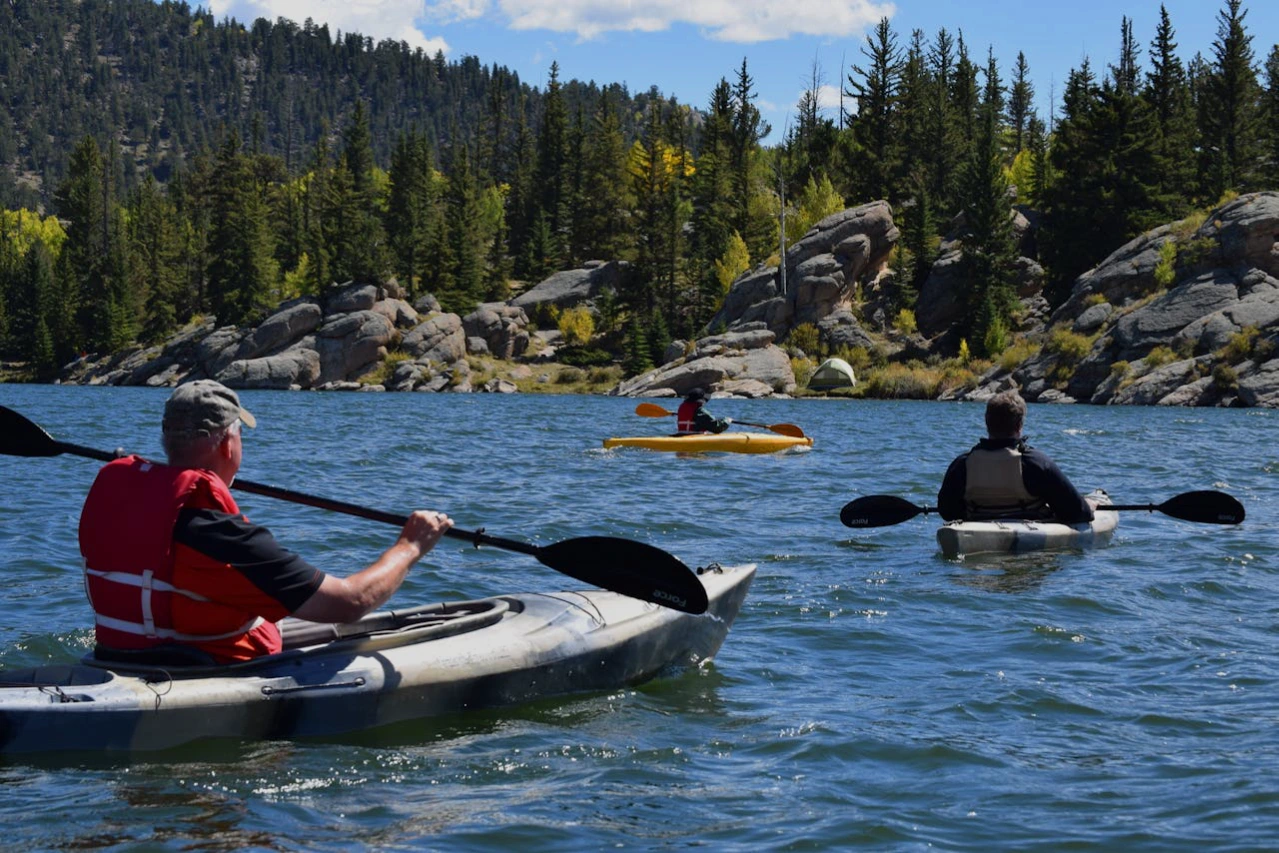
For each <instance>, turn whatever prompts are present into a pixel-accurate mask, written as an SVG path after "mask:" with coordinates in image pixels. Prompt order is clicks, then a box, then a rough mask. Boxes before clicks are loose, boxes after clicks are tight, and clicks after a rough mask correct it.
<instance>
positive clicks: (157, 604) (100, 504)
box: [80, 380, 453, 663]
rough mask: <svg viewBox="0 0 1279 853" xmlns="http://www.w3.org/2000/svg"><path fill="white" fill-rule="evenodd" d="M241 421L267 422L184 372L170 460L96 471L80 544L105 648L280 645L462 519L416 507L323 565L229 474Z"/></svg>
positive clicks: (367, 595) (200, 651)
mask: <svg viewBox="0 0 1279 853" xmlns="http://www.w3.org/2000/svg"><path fill="white" fill-rule="evenodd" d="M241 425H246V426H250V427H252V426H255V425H256V421H255V420H254V417H253V415H251V414H250V413H249V412H248V411H246V410H245V409H244V408H242V407H241V406H240V399H239V397H238V396H236V393H235V392H234V391H232V390H231V389H230V388H227V387H225V386H224V385H221V384H220V383H218V382H213V381H211V380H201V381H198V382H191V383H188V384H185V385H180V386H178V388H177V389H175V390H174V392H173V394H172V396H170V397H169V400H168V402H167V403H165V406H164V424H163V441H164V449H165V453H166V454H167V455H168V463H169V464H167V465H161V464H159V463H155V462H149V461H147V460H145V459H142V458H140V457H138V456H127V457H124V458H122V459H116V460H114V461H112V462H110V463H108V464H107V465H105V466H104V467H103V468H102V470H101V471H99V472H98V476H97V479H96V480H95V481H94V483H93V487H92V488H91V489H90V490H89V496H88V497H87V498H86V499H85V504H84V510H83V512H82V513H81V516H80V553H81V554H82V556H83V557H84V567H85V568H84V571H85V589H86V591H87V592H88V595H89V601H90V602H91V603H92V605H93V610H94V616H95V627H96V635H97V644H98V647H97V650H96V654H98V655H99V656H100V657H112V656H115V657H120V656H133V657H136V658H139V659H146V657H147V656H148V655H151V656H158V658H157V659H163V658H166V657H167V658H169V659H183V660H191V659H194V660H202V661H203V660H207V661H209V662H214V663H229V662H233V661H242V660H249V659H252V658H255V657H258V656H260V655H268V654H272V653H275V652H278V651H280V649H281V640H280V630H279V628H278V627H276V624H275V623H276V622H277V621H279V620H280V619H282V618H284V617H285V616H290V615H292V616H296V617H298V618H299V619H306V620H309V621H312V622H350V621H353V620H355V619H358V618H360V617H361V616H363V615H364V614H366V613H368V612H369V611H371V610H373V609H375V608H377V607H379V606H381V605H382V604H384V603H385V602H386V601H387V599H389V598H390V597H391V595H392V594H393V593H394V592H395V591H396V590H397V589H399V587H400V584H401V583H403V581H404V578H405V576H406V575H407V574H408V570H409V567H410V566H412V565H413V564H414V563H415V562H417V560H418V558H420V557H421V556H422V555H423V554H425V553H426V552H427V551H430V550H431V548H433V547H434V546H435V544H436V543H437V542H439V540H440V537H442V536H443V535H444V531H446V530H448V529H449V528H450V527H452V526H453V521H452V519H450V518H449V517H448V516H447V515H444V514H443V513H438V512H424V511H418V512H415V513H413V514H412V515H411V516H409V520H408V521H407V522H406V523H405V525H404V528H403V529H402V530H401V531H400V535H399V538H398V539H396V541H395V543H394V544H393V545H392V546H391V547H390V548H388V549H387V550H386V551H385V552H384V553H383V554H382V556H380V557H379V558H378V559H377V560H375V561H374V562H373V563H372V564H371V565H369V566H368V567H366V568H364V569H363V570H361V571H359V572H356V573H355V574H353V575H350V576H349V577H337V576H334V575H329V574H326V573H324V572H322V571H320V570H319V569H317V568H315V567H314V566H312V565H311V564H309V563H308V562H306V561H305V560H303V559H302V558H301V557H299V556H298V555H296V554H293V553H291V552H289V551H286V550H285V549H284V548H282V547H280V545H279V544H278V543H277V542H276V540H275V537H273V536H272V535H271V532H270V531H269V530H267V529H266V528H265V527H260V526H258V525H256V524H252V523H251V522H249V520H248V519H246V518H245V517H244V516H243V515H241V514H240V510H239V508H238V507H237V506H236V504H235V500H234V499H233V498H232V497H231V493H230V491H229V490H228V486H229V485H230V484H231V482H232V480H234V479H235V475H236V472H237V471H239V469H240V460H241V453H242V447H241V444H240V428H241ZM178 653H180V657H179V656H178Z"/></svg>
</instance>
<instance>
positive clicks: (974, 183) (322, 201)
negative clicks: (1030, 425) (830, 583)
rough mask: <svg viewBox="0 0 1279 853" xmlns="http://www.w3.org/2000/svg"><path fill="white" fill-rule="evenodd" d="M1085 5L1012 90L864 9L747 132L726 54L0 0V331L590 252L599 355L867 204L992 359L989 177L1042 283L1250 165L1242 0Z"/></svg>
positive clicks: (82, 337) (1278, 143) (744, 106)
mask: <svg viewBox="0 0 1279 853" xmlns="http://www.w3.org/2000/svg"><path fill="white" fill-rule="evenodd" d="M1114 28H1115V38H1114V48H1113V51H1112V52H1111V54H1110V55H1108V56H1104V57H1091V58H1088V59H1086V60H1084V61H1083V62H1081V64H1080V65H1079V66H1078V67H1077V68H1074V69H1072V70H1071V71H1070V73H1069V75H1068V77H1067V79H1066V82H1065V85H1064V87H1063V90H1062V92H1061V93H1060V98H1059V100H1058V101H1057V102H1056V103H1054V105H1053V108H1052V111H1051V114H1050V115H1039V114H1038V113H1037V111H1036V109H1035V106H1034V105H1035V104H1036V103H1037V100H1036V94H1037V93H1036V92H1035V91H1034V88H1033V86H1032V84H1031V82H1030V80H1031V76H1030V67H1031V66H1030V63H1031V62H1032V61H1033V57H1026V56H1025V55H1024V54H1018V56H1017V60H1016V63H1015V64H1014V66H1013V67H1012V68H1000V67H999V66H998V64H997V63H996V62H995V59H994V52H993V48H992V47H991V46H987V45H981V46H978V45H969V44H968V43H966V42H965V40H964V36H963V33H962V31H960V32H949V31H947V30H945V29H940V30H937V31H936V32H924V31H922V30H915V31H913V32H909V33H903V32H899V31H897V30H895V29H894V28H893V26H892V25H891V23H890V21H889V20H887V19H885V20H883V21H881V22H880V23H879V25H878V26H876V27H875V28H874V29H873V30H872V31H871V32H870V33H869V35H868V36H867V37H866V38H865V39H864V40H863V41H861V43H859V44H855V45H850V51H849V52H850V54H852V53H854V52H855V53H856V56H857V61H856V62H854V63H853V64H852V65H851V66H850V67H849V68H848V69H845V71H844V72H843V73H842V75H841V76H842V77H843V79H841V80H839V81H838V82H839V85H840V87H841V89H842V91H843V94H844V97H843V107H842V108H841V109H840V110H838V111H837V114H836V115H833V116H832V115H829V114H828V112H827V111H826V110H824V109H822V107H821V105H820V102H819V93H820V91H821V89H822V87H823V86H824V85H825V84H826V83H827V80H826V77H825V72H824V71H823V69H822V68H820V67H819V66H817V65H814V66H813V67H812V68H811V69H810V70H809V73H808V75H807V79H809V81H810V84H809V85H808V86H807V91H806V92H805V93H804V94H803V96H802V97H801V99H800V101H799V103H798V105H797V108H796V115H797V118H796V120H795V123H794V125H793V126H791V127H788V128H786V129H785V133H784V134H782V136H783V137H784V138H782V139H781V141H780V142H778V143H776V144H772V145H765V144H763V142H762V140H764V139H765V138H768V137H769V136H770V132H771V128H769V127H768V125H767V124H766V123H765V122H764V120H763V118H762V117H761V115H760V112H759V110H758V108H757V107H756V104H755V101H756V97H757V96H756V91H755V81H754V79H753V78H752V76H751V70H750V68H749V66H748V63H747V62H746V61H745V60H743V62H742V64H741V65H740V66H739V67H736V68H729V69H725V74H724V76H723V78H722V79H721V80H720V82H719V83H718V85H717V86H715V88H714V89H713V91H711V92H709V93H705V101H704V102H700V103H697V104H696V105H694V104H686V103H681V102H680V101H679V100H678V99H677V98H676V97H674V96H673V95H667V94H663V93H661V92H659V91H657V90H656V89H651V90H649V91H647V92H644V93H632V92H629V91H628V90H627V89H626V87H625V86H621V85H618V84H610V83H596V82H593V81H592V82H587V83H584V82H581V81H578V80H572V79H568V80H565V79H561V69H559V67H558V66H556V65H552V66H551V69H550V72H549V74H548V76H547V79H545V80H539V81H536V83H535V84H530V83H528V82H526V81H521V80H520V79H519V77H518V75H516V74H515V73H513V72H511V71H510V70H508V69H506V68H504V67H501V66H499V65H489V66H486V65H484V64H482V63H481V61H480V59H479V58H477V57H471V56H466V57H462V58H460V59H456V60H449V59H446V58H445V57H444V56H443V55H440V54H437V55H435V56H428V55H425V54H424V53H423V52H422V51H421V50H415V49H411V48H410V47H409V46H408V45H407V44H404V43H402V42H392V41H381V42H374V41H373V40H372V39H370V38H367V37H364V36H361V35H360V34H358V33H345V34H343V33H332V32H330V31H329V29H328V28H327V27H326V26H324V25H316V24H315V23H314V22H313V21H311V20H310V19H308V20H306V21H304V22H302V23H296V22H292V21H288V20H284V19H280V20H277V21H275V22H270V21H266V20H262V19H259V20H257V21H255V22H253V23H252V24H250V25H245V24H241V23H239V22H236V21H232V20H223V21H217V20H215V19H214V18H213V16H212V15H211V14H209V13H207V12H205V11H202V10H200V9H193V8H192V7H191V6H190V5H188V4H187V3H185V2H173V0H164V2H159V3H157V2H153V0H8V2H3V3H0V104H2V108H0V357H3V358H6V359H9V360H11V361H20V362H24V363H27V364H29V365H30V366H31V367H32V369H33V370H34V372H35V373H34V375H37V376H39V377H42V378H50V377H53V376H56V375H57V372H58V369H59V366H60V365H63V364H66V363H67V362H68V361H70V360H72V359H74V358H76V357H77V356H79V355H81V354H84V353H109V352H115V351H118V350H120V349H123V348H125V347H128V346H131V345H134V344H138V343H141V344H151V343H155V342H158V341H161V340H163V339H165V338H166V337H168V336H171V335H172V334H173V333H174V332H175V331H177V330H179V329H181V328H182V327H184V326H185V325H186V324H188V323H189V322H190V321H191V320H192V319H193V318H196V317H207V316H215V317H216V318H217V320H218V322H219V323H220V324H243V323H250V322H254V321H256V320H259V319H261V318H262V317H263V316H265V314H266V313H268V312H270V311H271V310H273V309H274V308H275V306H277V305H278V304H279V303H280V302H281V301H283V300H286V299H289V298H292V297H296V296H302V295H312V296H323V295H325V294H326V292H328V291H329V290H330V289H332V288H334V287H340V286H342V285H344V284H345V283H347V282H349V281H352V280H355V281H383V280H386V279H387V278H389V277H392V276H394V277H395V278H396V280H397V281H398V282H399V283H400V286H401V287H402V288H403V290H404V291H405V292H406V294H407V298H409V299H410V301H412V300H413V299H415V298H417V297H419V296H422V295H424V294H427V293H429V294H433V295H434V296H435V297H436V299H438V301H439V303H440V304H441V306H442V307H444V308H445V309H446V310H449V311H455V312H458V313H466V312H468V311H470V310H471V309H472V308H473V307H474V306H476V305H477V304H479V303H481V302H485V301H495V300H502V299H507V298H509V297H510V296H511V295H512V294H513V293H515V292H518V291H519V290H520V289H521V288H523V287H526V286H529V285H531V284H536V283H537V282H538V281H541V280H542V279H543V278H545V277H546V276H548V275H549V274H551V273H553V272H555V271H558V270H562V269H570V268H574V267H577V266H580V265H581V264H582V263H584V262H585V261H588V260H593V259H602V260H614V259H616V260H624V261H626V262H627V275H626V277H625V279H624V284H623V287H622V289H621V290H620V291H619V292H618V294H617V296H616V299H615V300H611V301H610V302H609V303H608V304H607V305H604V306H601V316H600V318H599V320H598V321H596V326H595V328H593V329H592V331H591V333H590V335H594V336H595V338H596V340H595V343H596V345H597V346H599V347H600V348H601V351H602V352H603V353H604V354H607V355H609V357H614V358H617V359H619V360H622V361H623V362H624V364H625V366H626V368H627V370H628V372H632V373H633V372H638V371H640V370H643V369H645V368H647V367H648V366H650V365H651V364H652V363H654V362H655V361H657V360H659V359H660V355H661V353H662V351H663V349H664V348H665V346H666V344H667V343H668V342H669V341H670V340H671V339H673V338H689V337H693V336H696V335H697V334H699V333H700V332H703V331H705V330H706V326H707V323H708V322H709V321H710V320H711V318H712V317H713V316H714V314H715V312H716V310H717V309H718V308H719V306H720V305H721V303H722V301H723V298H724V296H725V294H726V293H727V290H728V287H729V285H730V284H731V283H732V282H733V280H734V279H735V278H736V277H737V276H738V275H740V274H741V273H742V272H744V271H747V270H749V269H751V268H754V267H756V266H758V265H760V264H768V263H773V264H776V263H777V259H778V257H779V253H780V251H781V247H782V245H783V241H787V242H793V241H794V240H795V239H797V238H798V237H800V236H802V235H803V233H804V232H805V231H806V230H807V229H808V228H809V227H810V226H811V225H812V224H813V223H815V222H817V221H818V220H820V219H822V218H823V217H825V216H827V215H829V214H830V213H833V212H836V211H839V210H843V209H845V208H846V207H851V206H855V205H859V204H862V203H865V202H869V201H873V200H878V199H886V200H888V201H889V202H890V203H891V204H892V206H893V210H894V213H895V219H896V222H897V224H898V226H899V227H900V229H901V232H902V239H901V242H900V244H899V246H898V249H897V251H896V253H895V255H896V256H895V258H894V260H893V264H894V266H895V267H896V268H897V269H898V271H899V274H898V275H897V276H896V277H895V278H894V279H893V281H894V282H895V284H894V288H895V292H894V293H893V294H892V295H891V298H892V302H893V305H894V307H895V308H897V309H901V310H904V311H910V310H911V309H912V307H913V306H914V300H915V298H916V294H917V292H918V288H919V286H920V285H921V284H922V283H923V281H924V279H925V278H926V277H927V275H928V272H929V270H930V268H931V265H932V263H933V261H934V260H935V258H936V256H937V252H938V246H939V243H940V241H941V238H942V236H943V235H945V234H947V233H950V232H951V231H952V230H953V229H954V228H955V227H956V223H957V222H962V227H963V230H964V238H963V242H964V259H965V261H964V262H965V264H966V265H967V274H966V281H967V282H968V290H967V292H966V293H965V294H964V304H965V312H966V313H965V318H966V319H965V321H964V322H965V329H964V331H965V341H966V342H967V341H971V342H972V346H973V348H974V350H975V351H977V352H979V353H981V354H983V355H996V354H998V353H999V352H1001V351H1002V350H1003V349H1004V348H1005V347H1007V346H1008V345H1009V343H1010V333H1009V329H1010V328H1011V320H1012V313H1013V311H1014V309H1015V307H1016V304H1017V299H1016V293H1015V289H1014V280H1015V273H1016V259H1017V257H1016V248H1015V244H1014V240H1013V232H1012V226H1011V219H1010V214H1011V211H1012V209H1013V207H1014V206H1017V207H1018V208H1020V209H1027V210H1033V211H1035V212H1036V216H1037V218H1038V222H1039V226H1038V230H1037V243H1038V255H1039V257H1038V260H1039V261H1040V263H1041V264H1042V265H1043V267H1044V269H1045V271H1046V273H1047V282H1048V283H1047V286H1046V291H1045V292H1046V295H1047V296H1048V299H1049V302H1050V304H1052V305H1056V304H1060V303H1061V302H1062V301H1064V300H1065V298H1066V297H1067V296H1068V295H1069V292H1070V286H1071V284H1072V282H1073V281H1074V279H1075V277H1077V276H1078V275H1079V274H1080V273H1081V272H1083V271H1085V270H1087V269H1089V268H1091V267H1092V266H1094V265H1095V264H1096V263H1097V262H1098V261H1100V260H1101V259H1102V258H1104V257H1105V256H1106V255H1107V254H1109V253H1110V252H1111V251H1113V250H1114V249H1115V248H1117V247H1118V246H1120V245H1122V244H1123V243H1125V242H1127V241H1128V240H1130V239H1131V238H1133V237H1134V236H1136V235H1138V234H1140V233H1142V232H1143V231H1145V230H1148V229H1150V228H1152V227H1154V226H1156V225H1160V224H1163V223H1167V222H1170V221H1173V220H1177V219H1180V218H1183V217H1185V216H1187V215H1188V214H1190V213H1191V212H1193V211H1195V210H1197V209H1202V208H1204V207H1206V206H1210V205H1213V204H1215V203H1217V202H1218V201H1219V200H1220V199H1222V198H1223V197H1228V196H1229V195H1230V194H1238V193H1243V192H1249V191H1253V190H1258V189H1274V188H1279V44H1262V43H1255V39H1254V35H1253V34H1252V33H1250V31H1249V29H1248V25H1247V10H1246V9H1245V8H1244V5H1243V2H1242V0H1224V2H1223V3H1222V5H1221V8H1220V9H1219V10H1218V11H1217V13H1216V36H1215V38H1214V39H1213V41H1212V42H1211V44H1207V45H1194V46H1183V45H1180V44H1179V43H1178V40H1177V30H1176V22H1175V21H1174V20H1172V18H1171V17H1170V15H1169V14H1168V13H1167V11H1166V10H1164V11H1163V12H1162V15H1161V20H1160V22H1159V25H1158V27H1157V28H1156V30H1155V31H1154V32H1150V33H1137V32H1134V30H1133V25H1132V23H1131V21H1129V20H1128V19H1127V18H1120V19H1119V20H1117V21H1115V22H1114ZM1001 47H1007V46H1001ZM1188 51H1194V52H1193V53H1188ZM1187 56H1189V58H1185V57H1187ZM797 70H798V69H797ZM699 97H700V96H699ZM783 212H784V213H783ZM783 222H784V223H785V228H784V233H783V230H782V223H783ZM542 319H545V318H542ZM590 335H588V337H589V336H590Z"/></svg>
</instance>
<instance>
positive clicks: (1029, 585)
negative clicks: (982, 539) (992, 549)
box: [947, 552, 1069, 593]
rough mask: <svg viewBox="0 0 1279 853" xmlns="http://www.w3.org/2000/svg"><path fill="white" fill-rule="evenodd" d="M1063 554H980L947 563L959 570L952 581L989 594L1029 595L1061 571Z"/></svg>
mask: <svg viewBox="0 0 1279 853" xmlns="http://www.w3.org/2000/svg"><path fill="white" fill-rule="evenodd" d="M1063 559H1069V557H1066V556H1064V555H1063V554H1062V553H1061V552H1057V553H1050V554H1044V553H1039V554H977V555H972V556H968V557H964V558H963V559H962V560H948V561H947V562H949V563H955V564H958V565H959V566H960V569H959V570H958V571H956V572H954V573H952V574H951V575H949V577H950V579H951V580H952V581H954V582H955V583H958V584H961V585H963V586H969V587H973V588H975V589H982V590H986V591H987V592H1000V593H1018V592H1029V591H1030V590H1033V589H1036V588H1037V587H1039V586H1042V585H1043V583H1044V582H1045V581H1047V580H1048V578H1049V577H1050V576H1051V575H1052V574H1053V572H1058V571H1061V569H1062V567H1063V562H1062V561H1063Z"/></svg>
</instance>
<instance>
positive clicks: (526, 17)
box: [496, 0, 896, 43]
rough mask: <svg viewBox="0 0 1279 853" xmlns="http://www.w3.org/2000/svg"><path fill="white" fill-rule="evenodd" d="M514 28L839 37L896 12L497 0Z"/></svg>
mask: <svg viewBox="0 0 1279 853" xmlns="http://www.w3.org/2000/svg"><path fill="white" fill-rule="evenodd" d="M496 2H497V5H498V8H499V9H500V10H501V13H502V14H503V15H504V16H505V17H507V18H508V19H509V21H510V25H511V27H512V28H514V29H517V30H529V29H547V30H554V31H556V32H572V33H577V35H578V36H579V37H581V38H584V39H589V38H593V37H594V36H597V35H599V34H601V33H605V32H610V31H616V30H622V31H636V30H638V31H641V32H655V31H658V30H665V29H668V28H669V27H670V26H671V25H673V24H679V23H683V24H692V25H693V26H696V27H700V28H702V29H704V30H706V31H707V35H708V36H709V37H710V38H713V39H717V40H720V41H730V42H746V43H752V42H761V41H772V40H776V39H784V38H788V37H790V36H792V35H815V36H826V37H832V38H834V37H839V36H847V35H853V34H856V33H860V32H862V31H864V30H865V29H866V27H868V26H869V25H871V24H874V23H875V22H876V21H878V20H879V19H880V18H883V17H891V16H892V15H893V13H894V12H895V11H896V10H895V7H894V6H893V4H892V3H876V2H872V0H842V2H836V3H832V2H830V0H792V2H789V3H786V4H779V3H778V2H777V0H691V2H690V0H496Z"/></svg>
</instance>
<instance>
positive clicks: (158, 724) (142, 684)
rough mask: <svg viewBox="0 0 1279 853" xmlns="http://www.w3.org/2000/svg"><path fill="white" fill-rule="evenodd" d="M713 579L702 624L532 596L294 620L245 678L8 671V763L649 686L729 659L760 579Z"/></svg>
mask: <svg viewBox="0 0 1279 853" xmlns="http://www.w3.org/2000/svg"><path fill="white" fill-rule="evenodd" d="M699 574H700V579H701V581H702V583H703V585H704V586H705V587H706V591H707V597H708V598H709V600H710V604H709V608H708V610H707V611H706V613H704V614H701V615H696V616H695V615H692V614H688V613H682V612H680V611H677V610H671V609H669V608H665V607H660V606H658V605H655V604H650V603H648V602H644V601H640V600H638V599H634V598H629V597H627V596H623V595H619V594H617V593H614V592H607V591H600V590H591V591H585V592H555V593H527V594H518V595H504V596H498V597H495V598H488V599H479V600H476V601H463V602H453V603H446V604H432V605H425V606H422V607H418V608H413V609H408V610H399V611H385V612H379V613H373V614H370V615H369V616H366V617H365V618H364V619H362V620H360V621H359V622H355V623H351V624H349V625H316V624H312V623H306V622H299V621H297V620H292V619H286V620H285V621H284V622H283V623H281V628H282V633H283V635H284V643H285V649H284V651H283V652H281V653H280V654H277V655H271V656H269V657H265V658H261V659H258V660H256V661H250V662H247V663H241V664H234V665H231V666H217V667H211V666H198V665H197V666H164V667H160V666H154V665H134V664H121V663H119V662H111V663H108V662H104V661H99V660H96V659H94V658H93V657H92V656H89V657H86V658H85V659H83V660H81V661H80V662H78V663H74V664H68V665H62V666H56V665H55V666H40V667H34V668H27V669H13V670H0V753H4V754H18V753H54V752H70V751H92V752H102V751H115V752H144V751H152V750H161V749H169V748H173V747H177V746H181V745H183V744H188V743H193V742H197V741H202V740H208V739H214V738H234V739H240V740H267V739H291V738H303V737H325V736H334V735H342V734H347V733H352V732H358V731H364V730H369V729H374V728H377V727H381V726H386V725H391V724H395V723H402V722H406V721H413V720H422V719H427V718H431V717H439V716H444V715H449V714H455V713H459V712H463V711H469V710H474V709H480V708H493V707H501V706H507V705H515V704H519V703H522V702H528V701H531V700H535V699H541V698H545V697H549V696H558V695H564V694H569V693H577V692H582V691H597V690H609V689H615V688H617V687H622V686H626V685H634V684H639V683H641V682H644V681H646V680H648V679H651V678H653V677H654V676H656V675H657V674H658V673H660V672H661V671H663V670H665V669H667V668H669V667H676V666H687V665H696V664H697V663H699V662H701V661H704V660H707V659H709V658H711V657H712V656H714V655H715V653H716V652H717V651H719V648H720V645H721V644H722V643H723V642H724V638H725V636H727V634H728V630H729V628H730V627H731V626H732V624H733V620H734V619H735V618H736V617H737V613H738V611H739V610H740V609H741V606H742V602H743V600H744V599H745V597H746V591H747V589H748V588H749V587H750V584H751V580H752V579H753V578H754V576H755V566H753V565H746V566H735V567H727V568H724V567H719V566H717V565H712V566H711V567H710V568H707V569H702V570H699Z"/></svg>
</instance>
